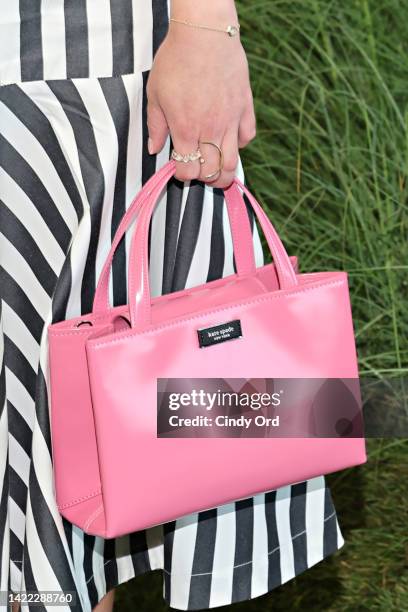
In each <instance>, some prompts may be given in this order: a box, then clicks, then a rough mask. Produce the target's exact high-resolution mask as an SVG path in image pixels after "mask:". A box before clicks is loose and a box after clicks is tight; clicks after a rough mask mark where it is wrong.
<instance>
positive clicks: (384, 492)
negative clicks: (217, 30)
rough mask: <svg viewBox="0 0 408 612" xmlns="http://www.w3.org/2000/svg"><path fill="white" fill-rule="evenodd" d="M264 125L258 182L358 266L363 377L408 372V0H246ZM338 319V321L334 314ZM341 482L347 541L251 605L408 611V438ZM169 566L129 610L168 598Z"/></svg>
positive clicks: (325, 246)
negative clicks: (166, 576) (164, 588)
mask: <svg viewBox="0 0 408 612" xmlns="http://www.w3.org/2000/svg"><path fill="white" fill-rule="evenodd" d="M238 10H239V15H240V21H241V28H242V29H241V32H242V38H243V42H244V46H245V48H246V51H247V54H248V58H249V63H250V70H251V79H252V87H253V93H254V100H255V107H256V116H257V137H256V139H255V141H254V142H253V143H251V145H250V146H249V147H247V148H246V149H245V150H243V151H242V159H243V163H244V168H245V174H246V180H247V183H248V185H249V187H250V189H251V190H252V192H253V193H254V194H255V195H256V196H257V198H258V200H259V201H260V202H261V203H262V205H263V206H264V207H265V208H266V209H267V211H268V214H269V215H270V218H271V219H272V220H273V222H274V223H275V224H276V227H277V229H278V230H279V233H280V234H281V236H282V238H283V239H284V242H285V245H286V247H287V249H288V251H289V253H290V254H296V255H298V256H299V261H300V267H301V269H302V271H313V270H316V271H317V270H329V269H344V270H347V271H348V273H349V280H350V291H351V296H352V307H353V317H354V322H355V330H356V335H357V343H358V355H359V363H360V371H361V375H362V376H370V377H377V378H398V380H399V381H400V383H399V384H400V385H401V401H402V397H403V394H404V392H406V388H407V387H408V385H406V386H405V388H404V376H405V380H407V381H408V316H407V312H406V311H407V301H408V274H407V272H408V206H407V196H408V176H407V175H408V19H407V16H408V10H407V9H406V7H405V6H404V4H403V2H401V1H400V0H343V1H340V0H331V1H330V0H252V1H251V2H249V1H245V0H240V1H239V2H238ZM333 324H335V322H333ZM368 442H369V443H368V452H369V460H368V463H367V464H366V465H365V466H362V467H358V468H354V469H350V470H345V471H343V472H340V473H337V474H333V475H330V476H329V477H328V482H329V483H330V485H331V490H332V494H333V498H334V502H335V505H336V508H337V511H338V516H339V522H340V525H341V528H342V531H343V534H344V536H345V540H346V544H345V546H344V547H343V548H342V549H341V550H340V551H338V552H337V553H336V554H335V555H333V556H332V557H330V558H328V559H327V560H325V561H323V562H322V563H320V564H318V565H317V566H315V567H314V568H311V569H310V570H309V571H307V572H305V573H304V574H302V575H301V576H299V577H298V578H297V579H295V580H292V581H291V582H290V583H288V584H286V585H283V586H282V587H280V588H278V589H275V590H274V591H273V592H272V593H270V594H268V595H267V596H264V597H261V598H257V599H255V600H253V601H251V602H245V603H243V604H237V605H235V606H233V608H232V609H234V610H236V612H241V611H244V610H245V611H246V612H251V611H252V612H255V611H257V612H258V611H260V610H262V611H269V610H270V611H271V612H272V611H274V612H277V611H280V610H282V611H283V610H285V611H288V610H290V611H298V610H299V611H300V610H302V611H303V610H313V611H315V612H323V611H324V612H340V611H341V612H348V611H350V612H360V611H361V612H364V611H366V610H367V611H378V612H380V611H381V612H391V611H394V610H395V611H398V612H405V611H408V442H407V441H406V440H403V439H388V440H386V439H384V440H381V439H380V440H369V441H368ZM161 580H162V579H161V575H160V574H159V573H158V572H155V573H153V574H150V575H147V576H141V577H139V578H137V579H136V580H133V581H131V582H129V583H128V584H127V585H123V586H122V587H120V588H119V589H118V593H117V602H118V606H117V609H118V610H133V609H134V608H137V609H140V610H143V611H144V612H150V610H151V611H153V610H155V611H159V610H165V609H167V608H166V606H165V605H164V604H163V603H162V595H161V589H162V581H161Z"/></svg>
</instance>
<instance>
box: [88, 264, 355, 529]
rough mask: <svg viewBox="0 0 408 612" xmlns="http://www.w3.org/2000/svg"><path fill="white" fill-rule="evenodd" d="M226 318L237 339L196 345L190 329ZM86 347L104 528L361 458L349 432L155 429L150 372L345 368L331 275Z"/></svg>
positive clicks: (345, 338)
mask: <svg viewBox="0 0 408 612" xmlns="http://www.w3.org/2000/svg"><path fill="white" fill-rule="evenodd" d="M236 318H239V319H240V320H241V325H242V330H243V337H242V338H240V339H238V340H234V341H230V342H225V343H223V344H220V345H215V346H212V347H209V348H206V349H200V348H199V346H198V342H197V333H196V330H197V329H198V328H201V327H209V326H212V325H217V324H219V323H223V322H226V321H229V320H233V319H236ZM87 354H88V363H89V369H90V380H91V389H92V397H93V406H94V411H95V420H96V430H97V443H98V450H99V457H100V466H101V476H102V482H103V491H104V501H105V513H106V524H107V531H106V533H107V534H108V536H109V537H111V536H113V535H120V534H122V533H126V532H129V531H132V530H137V529H142V528H144V527H146V526H147V525H149V526H150V525H154V524H158V523H162V522H166V521H168V520H172V519H174V518H176V517H178V516H182V515H183V514H186V513H188V512H190V511H196V510H198V509H205V508H209V507H213V506H216V505H220V504H222V503H224V502H226V501H228V500H232V499H238V498H239V497H245V496H249V495H251V494H254V493H255V492H260V491H266V490H271V489H275V488H277V487H279V486H281V485H284V484H288V483H290V482H294V481H301V480H304V479H306V478H310V477H312V476H316V475H319V474H322V473H329V472H331V471H335V470H338V469H342V468H344V467H346V466H350V465H356V464H358V463H362V462H364V461H365V444H364V440H363V439H359V438H350V439H324V438H321V439H318V438H316V439H313V438H311V439H289V438H287V439H269V440H268V439H240V440H236V439H173V440H168V439H157V438H156V379H157V378H159V377H160V378H172V377H191V378H200V377H231V378H233V377H238V378H240V377H242V378H251V377H255V378H263V377H292V376H293V377H302V378H307V377H316V378H320V377H344V378H347V377H350V378H351V377H356V376H357V362H356V355H355V347H354V338H353V332H352V321H351V314H350V308H349V301H348V291H347V279H346V275H345V274H343V273H337V274H336V273H333V275H332V277H331V279H330V280H325V281H323V282H322V281H319V280H318V281H316V282H315V283H313V282H309V283H307V284H305V285H303V286H301V287H300V288H299V289H297V290H296V292H294V291H283V292H276V291H275V292H271V293H268V294H262V295H260V296H255V297H254V298H252V299H248V300H245V301H243V302H240V303H237V304H236V305H235V306H234V305H231V306H230V307H229V308H228V309H226V308H218V309H214V310H212V311H209V312H208V313H206V314H205V313H202V314H199V315H196V316H192V317H189V318H186V317H183V318H179V319H178V320H177V321H173V322H168V323H167V324H164V323H161V324H159V325H157V326H153V327H152V328H151V329H150V330H149V331H144V332H142V331H140V332H139V331H134V330H130V331H124V332H120V333H118V334H117V335H114V336H112V335H110V336H107V337H105V338H100V339H95V340H90V341H88V343H87ZM138 466H139V467H138ZM235 474H239V477H237V478H234V475H235ZM124 491H126V504H124V503H118V501H117V500H118V499H123V492H124ZM121 496H122V497H121Z"/></svg>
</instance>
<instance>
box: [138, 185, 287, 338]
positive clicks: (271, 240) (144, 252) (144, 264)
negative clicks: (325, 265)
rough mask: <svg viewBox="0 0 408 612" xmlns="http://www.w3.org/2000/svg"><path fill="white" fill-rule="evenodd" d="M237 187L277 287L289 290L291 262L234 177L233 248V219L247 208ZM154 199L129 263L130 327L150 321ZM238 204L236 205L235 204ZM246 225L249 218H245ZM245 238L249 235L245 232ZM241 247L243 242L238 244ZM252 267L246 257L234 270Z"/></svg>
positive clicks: (230, 192) (229, 196)
mask: <svg viewBox="0 0 408 612" xmlns="http://www.w3.org/2000/svg"><path fill="white" fill-rule="evenodd" d="M168 180H169V178H167V177H164V178H163V181H165V182H166V181H168ZM239 187H240V188H241V189H242V190H243V192H244V193H245V194H246V195H247V197H248V201H249V203H250V204H251V206H252V208H253V210H254V212H255V215H256V216H257V218H258V221H259V223H260V225H261V227H262V230H263V233H264V235H265V238H266V241H267V243H268V246H269V248H270V250H271V253H272V256H273V260H274V262H275V266H276V271H277V276H278V280H279V287H280V289H290V288H292V287H294V286H296V285H297V284H298V281H297V278H296V274H295V271H294V269H293V266H292V264H291V261H290V259H289V256H288V254H287V253H286V250H285V247H284V246H283V244H282V241H281V240H280V238H279V236H278V234H277V232H276V230H275V228H274V227H273V225H272V224H271V222H270V221H269V219H268V217H267V215H266V213H265V212H264V211H263V209H262V208H261V206H260V205H259V204H258V202H257V201H256V200H255V198H254V196H253V195H252V194H251V193H250V192H249V191H248V189H247V187H246V186H245V185H244V184H243V183H242V182H241V181H240V180H239V179H238V178H237V177H235V179H234V181H233V183H232V184H231V185H230V186H229V187H228V189H226V190H225V191H224V195H225V199H226V201H227V203H228V202H229V203H230V206H229V208H228V213H229V215H230V217H229V218H230V223H231V233H232V235H233V240H234V247H238V248H239V240H240V239H241V238H242V236H240V237H239V238H238V236H237V231H238V230H239V224H238V223H237V220H236V216H235V215H236V211H237V210H238V208H239V207H240V208H241V210H245V211H246V207H245V202H244V199H243V196H242V193H241V192H240V190H239ZM156 202H157V197H156V195H155V194H152V196H151V197H150V198H149V200H148V201H147V202H146V205H145V206H144V207H143V210H142V212H141V214H140V218H139V220H138V224H137V227H136V229H135V232H134V235H133V238H132V245H131V252H130V263H129V279H128V284H129V310H130V319H131V325H132V327H136V328H144V327H146V326H148V325H149V324H150V323H151V296H150V287H149V269H148V244H147V239H148V230H149V225H150V219H151V215H152V213H153V210H154V207H155V205H156ZM238 204H239V205H238ZM248 226H249V220H248ZM247 239H249V238H248V235H247ZM249 240H250V246H251V250H252V252H253V242H252V235H251V238H250V239H249ZM241 246H242V245H241ZM253 269H254V268H252V266H249V265H248V262H247V261H246V260H245V259H242V260H241V259H240V260H238V259H237V273H238V275H240V276H243V275H245V274H248V273H250V272H252V271H253Z"/></svg>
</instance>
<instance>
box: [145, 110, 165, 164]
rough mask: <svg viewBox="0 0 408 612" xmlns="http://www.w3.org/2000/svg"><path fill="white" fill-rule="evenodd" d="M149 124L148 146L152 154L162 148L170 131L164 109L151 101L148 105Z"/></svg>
mask: <svg viewBox="0 0 408 612" xmlns="http://www.w3.org/2000/svg"><path fill="white" fill-rule="evenodd" d="M147 126H148V130H149V138H148V141H147V148H148V150H149V153H150V155H153V154H154V153H158V152H159V151H161V150H162V148H163V147H164V144H165V142H166V140H167V136H168V133H169V128H168V125H167V121H166V118H165V116H164V113H163V111H162V109H161V108H160V107H159V106H157V105H156V104H154V103H153V102H149V103H148V105H147Z"/></svg>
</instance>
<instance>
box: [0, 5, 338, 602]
mask: <svg viewBox="0 0 408 612" xmlns="http://www.w3.org/2000/svg"><path fill="white" fill-rule="evenodd" d="M167 27H168V6H167V2H166V0H149V1H148V0H144V1H143V2H138V1H137V0H133V1H132V0H75V2H66V1H65V2H64V0H8V1H7V2H4V3H2V7H1V8H0V80H1V87H0V159H1V169H0V306H1V310H0V314H1V317H0V366H1V368H0V590H13V591H22V590H27V591H34V592H35V591H39V590H56V591H65V592H67V591H73V592H74V593H75V594H76V604H72V605H66V606H62V607H61V608H59V609H60V610H75V611H77V612H89V611H91V610H92V608H93V607H94V606H95V605H96V604H97V603H98V601H99V600H100V599H101V598H102V597H103V596H104V595H105V593H107V591H109V590H110V589H112V588H113V587H115V586H117V585H119V584H122V583H124V582H126V581H128V580H130V579H131V578H132V577H133V576H135V575H138V574H142V573H145V572H149V571H152V570H160V571H162V575H163V596H164V599H165V601H166V602H167V603H168V604H170V606H172V607H173V608H177V609H180V610H195V609H208V608H213V607H217V606H222V605H228V604H231V603H233V602H237V601H242V600H248V599H251V598H254V597H257V596H259V595H261V594H264V593H266V592H268V591H270V590H272V589H273V588H275V587H276V586H278V585H280V584H283V583H285V582H287V581H288V580H291V579H292V578H293V577H294V576H296V575H297V574H299V573H301V572H303V571H304V570H306V569H307V568H309V567H311V566H312V565H315V564H316V563H318V562H319V561H321V560H322V559H324V558H325V557H326V556H328V555H330V554H332V553H333V552H334V551H336V550H337V549H338V548H340V547H341V546H342V545H343V542H344V540H343V538H342V535H341V532H340V529H339V525H338V521H337V516H336V512H335V509H334V506H333V502H332V499H331V495H330V491H329V489H328V488H327V487H326V485H325V480H324V477H323V476H322V477H317V478H313V479H312V480H309V481H307V482H303V483H299V484H296V485H293V486H288V487H284V488H281V489H279V490H277V491H268V492H265V493H263V494H259V495H256V496H255V497H251V498H249V499H245V500H240V501H237V502H235V503H234V502H233V503H229V504H226V505H223V506H221V507H218V508H214V509H212V510H208V511H205V512H199V513H195V514H190V515H188V516H184V517H181V518H180V519H178V520H176V521H173V522H170V523H166V524H164V525H160V526H158V527H154V528H151V529H148V530H145V531H139V532H135V533H131V534H129V535H126V536H122V537H118V538H115V539H102V538H99V537H94V536H90V535H87V534H85V533H84V532H83V531H82V530H81V529H79V528H77V527H76V526H74V525H72V524H71V523H69V522H68V521H66V520H65V519H64V518H62V517H61V515H60V514H59V512H58V510H57V507H56V502H55V497H54V485H53V471H52V467H53V464H52V448H51V438H50V422H49V413H50V412H49V411H50V410H51V409H52V406H51V405H50V401H49V393H48V376H47V335H46V329H47V326H48V324H49V323H50V322H55V321H60V320H62V319H65V318H69V317H74V316H76V315H79V314H81V313H88V312H90V310H91V305H92V298H93V293H94V290H95V283H96V282H97V279H98V275H99V273H100V270H101V266H102V264H103V261H104V258H105V257H106V254H107V252H108V250H109V247H110V244H111V240H112V237H113V235H114V233H115V229H116V227H117V225H118V223H119V221H120V219H121V217H122V215H123V214H124V211H125V210H126V207H127V206H128V205H129V204H130V202H131V200H132V198H133V196H134V195H135V194H136V193H137V191H138V190H139V189H140V187H141V185H142V184H143V183H144V182H145V181H146V180H147V179H148V178H149V176H151V175H152V173H154V172H155V170H156V169H158V168H159V167H161V166H162V165H163V164H164V163H165V161H167V160H168V158H169V151H170V142H167V144H166V147H165V148H164V150H163V151H162V152H161V153H160V154H159V155H157V156H150V155H148V153H147V147H146V144H147V127H146V80H147V77H148V74H149V69H150V67H151V63H152V60H153V57H154V53H155V51H156V50H157V48H158V45H159V44H160V42H161V41H162V39H163V37H164V35H165V33H166V30H167ZM238 175H239V176H240V178H241V179H242V180H243V178H244V176H243V170H242V166H241V164H239V167H238ZM252 227H253V239H254V248H255V251H256V260H257V264H258V265H260V264H262V262H263V254H262V248H261V243H260V239H259V236H258V233H257V231H256V227H255V225H254V224H253V226H252ZM128 247H129V237H127V238H126V241H124V242H123V244H122V248H121V249H119V252H118V253H117V257H116V260H115V263H114V268H113V276H112V282H111V287H110V292H111V300H112V303H114V304H115V305H119V304H124V303H125V302H126V300H127V281H126V266H127V258H128ZM233 271H234V261H233V252H232V241H231V235H230V230H229V225H228V220H227V216H226V209H225V206H224V199H223V192H222V191H221V190H217V189H213V188H211V187H208V186H204V185H203V184H202V183H200V182H197V181H195V182H191V183H185V184H182V183H180V182H178V181H176V180H175V179H172V181H171V182H170V183H169V185H168V188H167V190H166V191H165V193H164V194H163V197H162V199H161V200H160V203H159V204H158V206H157V208H156V210H155V213H154V217H153V220H152V226H151V233H150V277H151V285H152V292H153V295H160V294H162V293H168V292H171V291H175V290H179V289H181V288H183V287H188V286H193V285H196V284H199V283H203V282H205V281H207V280H212V279H216V278H220V277H221V276H225V275H227V274H231V273H232V272H233ZM140 408H141V409H143V406H141V407H140ZM146 461H148V457H147V458H146ZM135 467H136V469H143V466H142V465H141V466H135ZM271 469H273V466H271ZM141 503H143V499H142V498H141ZM31 608H32V610H33V611H34V610H37V609H38V608H37V607H33V606H31ZM31 608H30V607H29V606H26V605H23V606H22V610H23V611H24V610H29V609H31ZM43 609H44V610H45V609H46V608H43Z"/></svg>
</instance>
